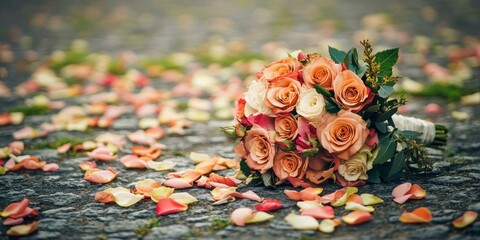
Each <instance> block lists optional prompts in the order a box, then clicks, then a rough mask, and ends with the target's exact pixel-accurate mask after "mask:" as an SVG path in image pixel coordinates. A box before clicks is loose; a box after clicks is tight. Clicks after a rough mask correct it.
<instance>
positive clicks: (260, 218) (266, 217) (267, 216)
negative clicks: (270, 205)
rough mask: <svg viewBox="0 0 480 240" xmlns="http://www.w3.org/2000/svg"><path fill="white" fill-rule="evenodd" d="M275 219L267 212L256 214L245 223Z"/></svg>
mask: <svg viewBox="0 0 480 240" xmlns="http://www.w3.org/2000/svg"><path fill="white" fill-rule="evenodd" d="M274 217H275V216H273V215H271V214H268V213H266V212H255V213H253V214H252V215H251V216H250V217H249V218H248V219H247V220H246V221H245V223H258V222H265V221H268V220H270V219H272V218H274Z"/></svg>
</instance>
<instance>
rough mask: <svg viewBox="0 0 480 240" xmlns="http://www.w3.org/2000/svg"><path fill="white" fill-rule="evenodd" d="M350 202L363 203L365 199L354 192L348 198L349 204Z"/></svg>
mask: <svg viewBox="0 0 480 240" xmlns="http://www.w3.org/2000/svg"><path fill="white" fill-rule="evenodd" d="M350 202H354V203H358V204H363V200H362V198H361V197H360V195H358V194H352V195H350V196H349V197H348V199H347V202H346V203H347V204H348V203H350Z"/></svg>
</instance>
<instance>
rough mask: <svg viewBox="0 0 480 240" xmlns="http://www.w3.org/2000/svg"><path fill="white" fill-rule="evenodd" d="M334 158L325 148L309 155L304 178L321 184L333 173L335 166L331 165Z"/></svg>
mask: <svg viewBox="0 0 480 240" xmlns="http://www.w3.org/2000/svg"><path fill="white" fill-rule="evenodd" d="M333 162H334V159H333V157H332V156H330V154H328V153H327V152H326V151H325V150H320V152H319V153H318V154H317V155H315V156H314V157H311V158H310V159H309V162H308V168H307V172H306V178H307V179H308V180H310V182H312V183H315V184H322V183H323V182H325V181H327V180H328V179H330V178H331V177H332V175H333V173H334V171H335V170H336V169H335V166H332V165H334V164H332V163H333Z"/></svg>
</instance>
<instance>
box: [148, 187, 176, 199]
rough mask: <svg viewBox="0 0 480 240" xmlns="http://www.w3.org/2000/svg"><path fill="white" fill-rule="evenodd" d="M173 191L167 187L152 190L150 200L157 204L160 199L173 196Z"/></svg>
mask: <svg viewBox="0 0 480 240" xmlns="http://www.w3.org/2000/svg"><path fill="white" fill-rule="evenodd" d="M174 190H175V189H173V188H169V187H163V186H162V187H158V188H154V189H153V190H152V192H151V193H150V198H151V199H152V201H154V202H158V201H159V200H160V199H163V198H168V197H170V196H171V195H172V194H173V191H174Z"/></svg>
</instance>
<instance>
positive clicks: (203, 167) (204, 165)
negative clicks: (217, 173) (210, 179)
mask: <svg viewBox="0 0 480 240" xmlns="http://www.w3.org/2000/svg"><path fill="white" fill-rule="evenodd" d="M217 160H218V159H217V158H212V159H210V160H207V161H203V162H201V163H199V164H197V165H196V166H195V171H197V172H199V173H201V174H202V175H205V174H209V173H211V172H212V170H213V168H214V167H215V164H217Z"/></svg>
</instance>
